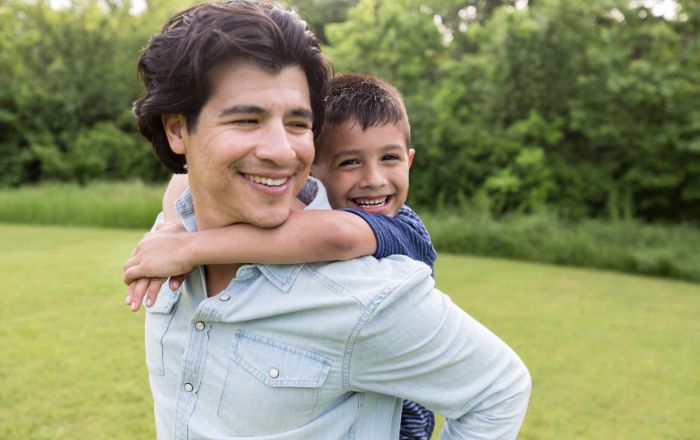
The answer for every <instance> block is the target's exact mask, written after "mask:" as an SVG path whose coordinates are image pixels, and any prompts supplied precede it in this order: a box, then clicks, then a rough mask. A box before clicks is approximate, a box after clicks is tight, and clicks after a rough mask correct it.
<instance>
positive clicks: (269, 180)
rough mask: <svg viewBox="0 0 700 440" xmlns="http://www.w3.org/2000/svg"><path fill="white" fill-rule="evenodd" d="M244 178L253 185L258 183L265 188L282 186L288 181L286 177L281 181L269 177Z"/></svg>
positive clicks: (250, 176) (247, 175)
mask: <svg viewBox="0 0 700 440" xmlns="http://www.w3.org/2000/svg"><path fill="white" fill-rule="evenodd" d="M245 177H246V178H247V179H248V180H250V181H252V182H255V183H260V184H262V185H265V186H282V185H284V184H285V183H287V180H289V178H288V177H283V178H281V179H272V178H270V177H263V176H253V175H251V174H246V175H245Z"/></svg>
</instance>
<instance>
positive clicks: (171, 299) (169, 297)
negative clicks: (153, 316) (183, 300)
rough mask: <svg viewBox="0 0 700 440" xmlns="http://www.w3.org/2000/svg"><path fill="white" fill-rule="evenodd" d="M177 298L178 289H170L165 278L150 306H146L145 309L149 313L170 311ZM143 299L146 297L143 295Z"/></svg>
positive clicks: (178, 295) (178, 296)
mask: <svg viewBox="0 0 700 440" xmlns="http://www.w3.org/2000/svg"><path fill="white" fill-rule="evenodd" d="M178 299H180V289H177V290H170V287H168V281H167V280H166V281H165V282H164V283H163V285H162V286H160V290H159V291H158V296H157V297H156V300H155V302H154V303H153V305H152V306H151V307H146V311H148V312H151V313H166V314H167V313H170V312H171V311H172V310H173V306H174V305H175V304H176V303H177V300H178ZM145 300H146V297H144V301H145Z"/></svg>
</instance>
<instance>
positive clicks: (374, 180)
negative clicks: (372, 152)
mask: <svg viewBox="0 0 700 440" xmlns="http://www.w3.org/2000/svg"><path fill="white" fill-rule="evenodd" d="M361 185H362V186H363V187H366V188H381V187H382V186H384V185H386V178H385V177H384V173H382V171H381V169H380V168H379V167H378V166H375V165H367V166H366V167H365V169H364V172H363V173H362V182H361Z"/></svg>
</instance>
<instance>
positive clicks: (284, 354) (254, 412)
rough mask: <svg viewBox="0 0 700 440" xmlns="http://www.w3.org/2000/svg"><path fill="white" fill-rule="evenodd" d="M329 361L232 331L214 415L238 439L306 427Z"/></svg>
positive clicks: (292, 347)
mask: <svg viewBox="0 0 700 440" xmlns="http://www.w3.org/2000/svg"><path fill="white" fill-rule="evenodd" d="M330 369H331V360H330V359H328V358H326V357H323V356H321V355H319V354H316V353H313V352H310V351H307V350H303V349H301V348H299V347H295V346H292V345H289V344H285V343H282V342H279V341H276V340H274V339H270V338H266V337H264V336H261V335H257V334H255V333H251V332H247V331H244V330H237V331H236V333H235V340H234V344H233V349H232V353H231V357H230V360H229V365H228V373H227V376H226V380H225V383H224V387H223V391H222V394H221V401H220V403H219V410H218V415H219V417H221V418H222V419H224V420H225V421H226V423H227V424H228V425H229V426H230V428H231V429H232V430H234V431H235V432H237V433H239V434H243V435H253V434H258V435H261V434H272V433H275V432H280V431H286V430H289V429H293V428H296V427H298V426H301V425H303V424H305V423H307V422H308V421H309V420H310V419H311V416H312V415H313V413H314V410H315V409H316V406H317V405H318V401H319V396H320V392H321V387H322V385H323V384H324V382H325V381H326V377H327V376H328V372H329V371H330Z"/></svg>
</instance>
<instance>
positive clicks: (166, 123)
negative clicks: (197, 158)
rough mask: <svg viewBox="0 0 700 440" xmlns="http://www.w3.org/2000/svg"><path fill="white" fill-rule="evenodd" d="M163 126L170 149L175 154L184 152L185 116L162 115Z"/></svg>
mask: <svg viewBox="0 0 700 440" xmlns="http://www.w3.org/2000/svg"><path fill="white" fill-rule="evenodd" d="M161 119H162V121H163V128H164V129H165V135H166V136H167V137H168V143H169V144H170V149H171V150H173V152H174V153H177V154H185V153H186V152H187V148H186V145H185V134H186V130H187V127H186V126H185V117H184V116H182V115H163V116H162V117H161Z"/></svg>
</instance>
